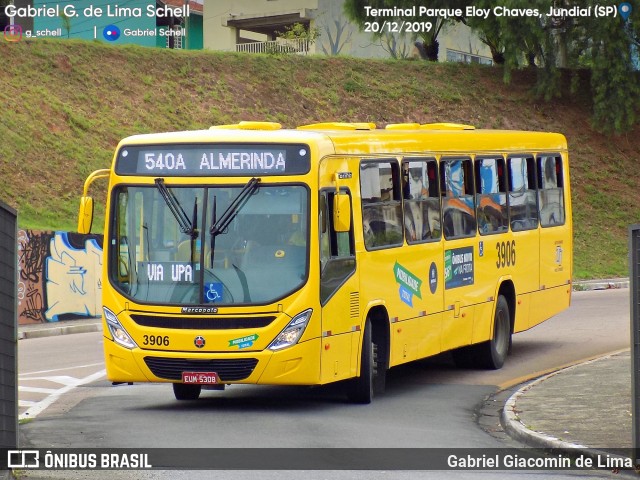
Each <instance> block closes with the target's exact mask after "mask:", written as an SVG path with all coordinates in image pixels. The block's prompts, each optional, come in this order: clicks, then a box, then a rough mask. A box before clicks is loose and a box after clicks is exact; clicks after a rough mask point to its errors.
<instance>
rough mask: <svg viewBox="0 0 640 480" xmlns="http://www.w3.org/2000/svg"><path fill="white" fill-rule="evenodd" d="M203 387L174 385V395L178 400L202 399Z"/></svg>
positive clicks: (182, 384)
mask: <svg viewBox="0 0 640 480" xmlns="http://www.w3.org/2000/svg"><path fill="white" fill-rule="evenodd" d="M201 391H202V385H186V384H184V383H174V384H173V394H174V395H175V397H176V400H197V399H198V398H199V397H200V392H201Z"/></svg>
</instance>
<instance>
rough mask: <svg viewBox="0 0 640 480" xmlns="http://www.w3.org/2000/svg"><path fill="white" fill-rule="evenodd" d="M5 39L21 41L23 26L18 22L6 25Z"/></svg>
mask: <svg viewBox="0 0 640 480" xmlns="http://www.w3.org/2000/svg"><path fill="white" fill-rule="evenodd" d="M4 39H5V40H6V41H7V42H19V41H20V40H22V27H21V26H20V25H18V24H13V25H7V26H6V27H4Z"/></svg>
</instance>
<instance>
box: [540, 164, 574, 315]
mask: <svg viewBox="0 0 640 480" xmlns="http://www.w3.org/2000/svg"><path fill="white" fill-rule="evenodd" d="M537 167H538V185H539V189H538V205H539V210H540V289H541V292H540V294H539V295H538V297H539V301H538V302H537V305H536V306H537V308H536V310H537V313H538V314H539V315H540V318H539V321H542V320H544V319H546V318H548V317H550V316H551V315H553V314H555V313H557V312H558V311H560V310H562V309H563V308H566V307H567V306H568V302H569V295H567V288H565V286H566V287H568V288H570V284H569V282H570V280H571V244H570V242H571V235H570V232H571V228H570V225H569V220H568V219H567V215H566V202H565V195H566V194H567V193H568V190H567V189H566V188H565V185H564V179H565V172H564V168H563V163H562V157H561V156H560V155H559V154H550V155H538V157H537ZM550 289H553V290H554V291H553V292H550V291H549V290H550ZM536 323H537V321H536ZM532 326H533V325H532Z"/></svg>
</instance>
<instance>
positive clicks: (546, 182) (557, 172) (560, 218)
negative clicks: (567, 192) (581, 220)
mask: <svg viewBox="0 0 640 480" xmlns="http://www.w3.org/2000/svg"><path fill="white" fill-rule="evenodd" d="M538 182H539V184H540V189H539V190H538V205H539V207H540V224H541V225H542V226H543V227H553V226H556V225H563V224H564V188H563V186H564V185H563V175H562V159H561V158H560V156H550V155H543V156H540V157H538Z"/></svg>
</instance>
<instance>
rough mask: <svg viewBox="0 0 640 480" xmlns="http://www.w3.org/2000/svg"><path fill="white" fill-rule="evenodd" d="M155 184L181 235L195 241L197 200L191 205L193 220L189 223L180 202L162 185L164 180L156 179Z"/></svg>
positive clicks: (196, 235) (196, 233)
mask: <svg viewBox="0 0 640 480" xmlns="http://www.w3.org/2000/svg"><path fill="white" fill-rule="evenodd" d="M155 182H156V187H157V188H158V191H159V192H160V195H161V196H162V199H163V200H164V202H165V203H166V204H167V207H169V210H170V211H171V213H172V214H173V218H175V219H176V222H178V226H179V227H180V231H182V233H186V234H187V235H189V236H190V237H191V239H192V240H195V239H196V238H198V230H197V229H196V227H195V225H196V223H197V215H198V213H197V212H198V199H197V198H196V201H195V203H194V205H193V217H194V220H193V221H191V220H189V217H188V216H187V214H186V212H185V211H184V208H182V205H180V202H179V201H178V199H177V198H176V196H175V195H174V193H173V192H172V191H171V190H169V189H168V188H167V187H166V185H165V184H164V178H156V179H155Z"/></svg>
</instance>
